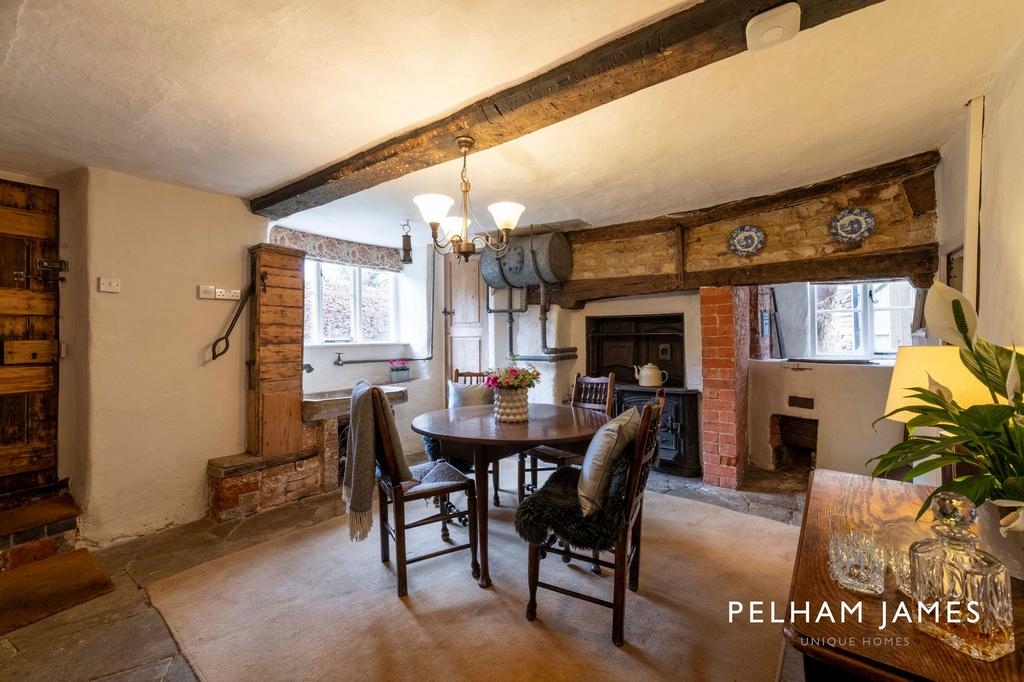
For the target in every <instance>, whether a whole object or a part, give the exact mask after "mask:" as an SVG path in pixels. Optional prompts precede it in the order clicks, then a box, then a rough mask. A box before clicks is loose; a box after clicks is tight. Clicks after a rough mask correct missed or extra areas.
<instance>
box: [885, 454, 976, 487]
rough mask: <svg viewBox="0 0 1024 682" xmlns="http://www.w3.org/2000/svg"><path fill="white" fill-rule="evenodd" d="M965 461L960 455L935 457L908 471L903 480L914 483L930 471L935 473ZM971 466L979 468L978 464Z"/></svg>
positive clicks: (972, 462)
mask: <svg viewBox="0 0 1024 682" xmlns="http://www.w3.org/2000/svg"><path fill="white" fill-rule="evenodd" d="M963 461H964V458H963V457H961V456H960V455H943V456H941V457H933V458H932V459H926V460H925V461H923V462H921V463H920V464H918V465H917V466H915V467H914V468H913V469H911V470H910V471H908V472H907V473H906V474H904V475H903V480H904V481H912V480H914V479H915V478H917V477H918V476H921V475H922V474H926V473H928V472H929V471H935V470H936V469H940V468H942V467H944V466H947V465H949V464H961V463H962V462H963ZM970 464H971V465H973V466H977V465H978V462H976V461H971V462H970Z"/></svg>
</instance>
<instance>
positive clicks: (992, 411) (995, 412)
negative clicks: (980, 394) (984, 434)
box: [958, 403, 1016, 432]
mask: <svg viewBox="0 0 1024 682" xmlns="http://www.w3.org/2000/svg"><path fill="white" fill-rule="evenodd" d="M1015 412H1016V409H1014V407H1013V406H1012V405H997V404H995V403H992V404H990V405H972V406H971V407H968V408H967V409H966V410H964V411H963V412H961V413H960V419H959V420H958V421H960V422H961V423H966V424H969V425H972V426H975V427H976V428H977V429H978V431H979V432H980V431H999V430H1001V429H1002V428H1003V426H1005V425H1006V423H1007V422H1008V421H1010V417H1012V416H1013V415H1014V413H1015Z"/></svg>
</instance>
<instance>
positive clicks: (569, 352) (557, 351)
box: [495, 283, 577, 362]
mask: <svg viewBox="0 0 1024 682" xmlns="http://www.w3.org/2000/svg"><path fill="white" fill-rule="evenodd" d="M540 291H541V306H540V343H541V352H542V353H544V355H516V353H515V321H516V318H515V315H514V312H524V311H525V310H526V307H527V304H526V301H525V300H524V301H523V306H522V310H521V311H520V310H518V309H514V308H513V307H512V287H509V288H508V307H507V308H506V309H505V311H495V312H507V313H508V317H507V318H506V319H505V327H506V329H507V331H508V359H509V360H511V361H512V362H519V361H522V362H558V361H559V360H575V359H576V357H577V355H576V349H575V348H549V347H548V314H547V308H548V304H547V298H546V295H545V292H544V284H543V283H541V285H540ZM523 293H524V295H525V290H524V292H523Z"/></svg>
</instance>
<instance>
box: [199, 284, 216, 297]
mask: <svg viewBox="0 0 1024 682" xmlns="http://www.w3.org/2000/svg"><path fill="white" fill-rule="evenodd" d="M196 295H197V296H199V298H217V287H215V286H213V285H212V284H197V285H196Z"/></svg>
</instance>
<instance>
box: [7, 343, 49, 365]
mask: <svg viewBox="0 0 1024 682" xmlns="http://www.w3.org/2000/svg"><path fill="white" fill-rule="evenodd" d="M0 343H2V344H3V359H4V364H5V365H35V364H42V363H48V362H56V361H57V340H56V339H43V340H35V341H17V340H7V341H3V342H0Z"/></svg>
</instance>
